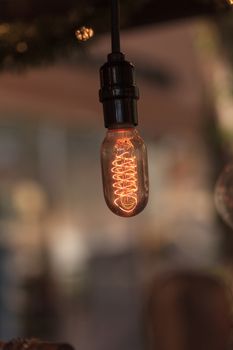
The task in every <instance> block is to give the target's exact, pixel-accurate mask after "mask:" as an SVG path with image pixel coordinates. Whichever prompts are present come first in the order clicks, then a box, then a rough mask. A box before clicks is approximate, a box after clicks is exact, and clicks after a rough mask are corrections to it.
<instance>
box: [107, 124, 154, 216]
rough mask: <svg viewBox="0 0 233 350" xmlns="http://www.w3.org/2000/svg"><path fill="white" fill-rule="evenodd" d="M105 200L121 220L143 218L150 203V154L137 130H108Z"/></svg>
mask: <svg viewBox="0 0 233 350" xmlns="http://www.w3.org/2000/svg"><path fill="white" fill-rule="evenodd" d="M101 165H102V178H103V188H104V197H105V200H106V203H107V205H108V207H109V208H110V210H111V211H112V212H113V213H114V214H117V215H119V216H124V217H130V216H134V215H136V214H139V213H140V212H141V211H142V210H143V209H144V208H145V206H146V204H147V202H148V193H149V183H148V165H147V151H146V146H145V144H144V141H143V140H142V138H141V137H140V136H139V134H138V132H137V130H136V129H134V128H129V129H114V130H108V132H107V135H106V137H105V139H104V141H103V143H102V148H101Z"/></svg>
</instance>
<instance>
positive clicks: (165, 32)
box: [0, 0, 233, 350]
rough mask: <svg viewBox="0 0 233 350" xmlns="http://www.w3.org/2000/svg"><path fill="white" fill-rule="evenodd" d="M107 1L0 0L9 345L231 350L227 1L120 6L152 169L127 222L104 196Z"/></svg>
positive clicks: (2, 310)
mask: <svg viewBox="0 0 233 350" xmlns="http://www.w3.org/2000/svg"><path fill="white" fill-rule="evenodd" d="M108 6H109V4H108V2H107V1H100V0H99V1H94V0H92V1H91V0H89V1H81V0H77V1H76V2H74V1H71V0H69V1H66V2H62V1H60V2H59V1H56V2H55V1H52V0H50V1H47V2H46V1H40V2H39V1H38V0H33V1H32V0H31V1H27V0H0V13H1V14H0V70H1V72H0V338H1V339H3V340H8V339H10V338H13V337H32V336H33V337H40V338H42V339H48V340H56V341H67V342H70V343H71V344H73V345H74V346H75V347H77V349H82V350H99V349H101V350H102V349H111V350H115V349H121V350H126V349H132V348H134V349H140V350H141V349H145V348H147V347H148V346H150V347H151V348H156V349H158V350H160V349H161V350H170V349H173V350H181V349H182V350H183V349H194V348H195V349H197V348H199V349H204V350H207V349H212V350H213V349H221V350H222V349H224V347H223V343H224V341H225V339H226V338H227V339H228V338H229V337H228V336H229V334H228V325H229V323H230V324H231V320H230V321H229V318H230V316H231V308H232V305H233V300H232V298H231V296H232V293H233V290H232V288H233V284H232V282H233V281H232V268H233V266H232V263H233V261H232V253H233V232H232V230H231V229H229V228H227V226H226V225H225V224H224V223H223V222H222V221H221V219H220V218H219V216H218V214H217V212H216V209H215V207H214V196H213V192H214V186H215V182H216V179H217V177H218V175H219V173H220V172H221V170H222V168H223V166H224V164H225V163H226V162H227V161H229V159H230V157H231V155H232V151H233V118H232V115H233V80H232V77H233V44H232V36H233V14H232V11H231V7H232V6H231V1H230V0H229V1H224V0H221V1H220V0H218V1H216V0H215V1H214V0H213V1H209V0H199V1H198V0H196V1H195V0H193V1H188V2H187V1H186V2H182V1H181V0H180V1H177V2H174V3H173V4H170V3H169V4H168V3H167V2H165V3H164V5H162V4H160V3H159V2H158V1H155V0H154V1H152V0H151V1H148V0H147V1H146V0H138V1H130V0H129V1H124V2H123V1H122V9H121V17H122V27H123V28H122V49H123V52H124V53H125V54H126V58H127V59H128V60H130V61H132V62H133V63H134V65H135V67H136V74H137V84H138V86H139V88H140V94H141V98H140V101H139V131H140V133H141V135H142V136H143V138H144V140H145V142H146V144H147V147H148V156H149V174H150V199H149V204H148V206H147V208H146V209H145V210H144V212H143V213H142V214H140V215H139V216H137V217H135V218H130V219H123V218H120V217H117V216H114V214H112V213H111V212H110V211H109V209H108V208H107V206H106V204H105V202H104V198H103V193H102V180H101V172H100V160H99V152H100V151H99V150H100V145H101V142H102V140H103V138H104V136H105V132H106V131H105V129H104V124H103V116H102V106H101V105H100V103H99V101H98V89H99V67H100V65H102V64H103V63H104V62H105V61H106V56H107V54H108V53H109V51H110V37H109V33H108V31H109V22H110V18H109V11H108ZM82 26H86V27H87V28H91V29H92V30H93V31H94V35H93V36H92V37H91V38H90V39H89V40H87V41H82V40H79V38H77V37H76V36H75V31H76V30H77V29H80V28H81V27H82ZM148 305H151V306H150V307H148ZM184 314H186V316H187V317H186V318H184ZM194 314H195V320H196V321H195V322H196V323H195V322H194V319H193V318H192V315H194ZM203 315H204V316H205V317H206V319H205V320H206V323H204V324H201V325H200V321H201V320H203ZM213 320H214V321H213ZM228 321H229V322H228ZM203 322H204V321H203ZM211 322H212V323H211ZM158 325H159V327H158ZM148 329H149V330H148ZM202 331H203V332H204V333H203V334H201V332H202ZM206 337H207V338H206ZM211 337H212V338H211ZM168 339H170V340H169V341H170V342H169V341H168ZM193 339H198V341H199V343H200V344H199V343H197V344H196V343H195V347H194V345H193V347H192V346H191V345H188V344H192V343H193V341H192V340H193ZM203 339H205V340H203ZM189 342H190V343H189ZM148 344H149V345H148ZM201 344H202V345H201ZM203 344H204V345H203ZM209 344H212V345H209ZM230 348H233V347H230Z"/></svg>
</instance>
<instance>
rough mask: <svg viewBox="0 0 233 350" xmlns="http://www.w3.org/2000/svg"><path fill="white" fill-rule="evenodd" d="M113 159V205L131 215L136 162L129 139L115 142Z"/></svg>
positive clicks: (136, 182)
mask: <svg viewBox="0 0 233 350" xmlns="http://www.w3.org/2000/svg"><path fill="white" fill-rule="evenodd" d="M114 148H115V159H114V161H113V162H112V169H111V172H112V178H113V185H112V186H113V188H114V195H115V199H114V204H115V205H116V206H117V207H119V208H120V209H121V210H123V211H124V212H125V213H131V212H132V211H133V210H134V209H135V208H136V206H137V203H138V199H137V191H138V179H137V162H136V156H135V155H134V146H133V144H132V142H131V141H130V139H129V138H124V139H120V140H117V142H116V144H115V147H114Z"/></svg>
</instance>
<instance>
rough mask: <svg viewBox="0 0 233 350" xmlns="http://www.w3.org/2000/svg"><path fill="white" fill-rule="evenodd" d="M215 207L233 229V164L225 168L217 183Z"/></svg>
mask: <svg viewBox="0 0 233 350" xmlns="http://www.w3.org/2000/svg"><path fill="white" fill-rule="evenodd" d="M215 205H216V208H217V211H218V213H219V214H220V215H221V217H222V219H223V220H224V221H225V222H226V223H227V224H228V225H229V226H230V227H231V228H233V163H231V164H228V165H227V166H226V167H225V168H224V170H223V172H222V173H221V175H220V177H219V179H218V181H217V184H216V187H215Z"/></svg>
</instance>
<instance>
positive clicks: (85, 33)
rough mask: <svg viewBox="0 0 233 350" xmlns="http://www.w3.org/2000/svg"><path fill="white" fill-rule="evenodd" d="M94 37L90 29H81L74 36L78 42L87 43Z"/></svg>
mask: <svg viewBox="0 0 233 350" xmlns="http://www.w3.org/2000/svg"><path fill="white" fill-rule="evenodd" d="M93 35H94V30H93V29H92V28H87V27H81V28H80V29H77V30H76V31H75V36H76V38H77V39H78V40H79V41H87V40H89V39H91V38H92V37H93Z"/></svg>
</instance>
